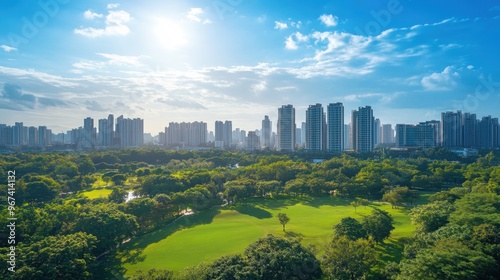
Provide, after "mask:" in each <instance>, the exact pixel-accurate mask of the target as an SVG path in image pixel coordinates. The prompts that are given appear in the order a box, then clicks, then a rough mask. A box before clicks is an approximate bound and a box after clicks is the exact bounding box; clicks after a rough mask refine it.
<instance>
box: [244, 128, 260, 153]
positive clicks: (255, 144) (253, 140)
mask: <svg viewBox="0 0 500 280" xmlns="http://www.w3.org/2000/svg"><path fill="white" fill-rule="evenodd" d="M246 142H247V143H246V147H247V149H249V150H259V149H260V140H259V136H257V133H256V132H255V131H249V132H248V137H246Z"/></svg>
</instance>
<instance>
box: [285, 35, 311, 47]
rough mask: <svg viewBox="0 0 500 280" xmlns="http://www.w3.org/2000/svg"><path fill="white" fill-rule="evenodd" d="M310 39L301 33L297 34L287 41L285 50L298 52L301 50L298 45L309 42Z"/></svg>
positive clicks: (289, 37)
mask: <svg viewBox="0 0 500 280" xmlns="http://www.w3.org/2000/svg"><path fill="white" fill-rule="evenodd" d="M308 39H309V38H308V37H307V36H306V35H304V34H302V33H300V32H295V33H293V34H292V35H290V36H288V38H287V39H286V41H285V48H286V49H288V50H296V49H298V48H299V47H298V45H297V43H301V42H307V40H308Z"/></svg>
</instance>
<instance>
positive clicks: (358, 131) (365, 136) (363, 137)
mask: <svg viewBox="0 0 500 280" xmlns="http://www.w3.org/2000/svg"><path fill="white" fill-rule="evenodd" d="M373 123H374V118H373V110H372V108H371V107H370V106H366V107H359V109H358V110H357V111H356V110H353V111H352V113H351V129H352V139H351V141H352V144H351V146H352V149H353V150H355V151H358V152H371V151H373V143H374V141H373V126H374V125H373Z"/></svg>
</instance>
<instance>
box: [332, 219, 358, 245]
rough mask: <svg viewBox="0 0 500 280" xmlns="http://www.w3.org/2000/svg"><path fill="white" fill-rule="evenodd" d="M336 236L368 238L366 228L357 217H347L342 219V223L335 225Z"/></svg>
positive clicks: (353, 238)
mask: <svg viewBox="0 0 500 280" xmlns="http://www.w3.org/2000/svg"><path fill="white" fill-rule="evenodd" d="M333 232H334V235H335V237H342V236H344V237H346V238H347V239H349V240H358V239H360V238H366V230H365V229H364V228H363V225H362V224H361V223H360V222H358V221H357V220H356V219H354V218H351V217H347V218H343V219H342V220H340V223H338V224H336V225H334V226H333Z"/></svg>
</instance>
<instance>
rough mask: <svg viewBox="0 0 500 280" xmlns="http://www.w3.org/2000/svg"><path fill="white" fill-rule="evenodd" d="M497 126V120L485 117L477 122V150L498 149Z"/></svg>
mask: <svg viewBox="0 0 500 280" xmlns="http://www.w3.org/2000/svg"><path fill="white" fill-rule="evenodd" d="M498 133H499V124H498V118H492V117H491V116H486V117H483V118H482V119H481V121H480V122H479V129H478V136H479V137H478V144H479V148H483V149H492V148H496V147H499V135H498Z"/></svg>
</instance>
